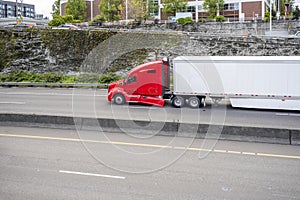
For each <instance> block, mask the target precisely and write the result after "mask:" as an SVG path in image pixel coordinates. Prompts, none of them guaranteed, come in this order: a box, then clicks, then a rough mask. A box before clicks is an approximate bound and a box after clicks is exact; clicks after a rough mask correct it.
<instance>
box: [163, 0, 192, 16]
mask: <svg viewBox="0 0 300 200" xmlns="http://www.w3.org/2000/svg"><path fill="white" fill-rule="evenodd" d="M187 2H188V1H187V0H164V1H163V3H162V4H163V9H162V12H163V13H167V14H172V15H173V16H175V14H176V12H180V11H183V10H185V9H186V6H187Z"/></svg>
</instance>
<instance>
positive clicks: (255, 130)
mask: <svg viewBox="0 0 300 200" xmlns="http://www.w3.org/2000/svg"><path fill="white" fill-rule="evenodd" d="M0 125H2V126H25V127H43V128H60V129H77V130H93V131H103V132H118V133H126V132H127V133H129V132H130V133H135V134H149V135H153V136H154V135H161V136H179V137H194V138H199V139H204V138H206V139H221V140H235V141H246V142H265V143H277V144H292V145H300V130H290V129H278V128H264V127H244V126H228V125H224V126H222V125H209V124H185V123H178V122H147V121H130V120H120V119H103V118H98V119H96V118H80V117H67V116H47V115H30V114H29V115H28V114H0ZM141 130H142V131H141Z"/></svg>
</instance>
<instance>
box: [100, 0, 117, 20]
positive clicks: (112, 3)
mask: <svg viewBox="0 0 300 200" xmlns="http://www.w3.org/2000/svg"><path fill="white" fill-rule="evenodd" d="M99 9H100V11H101V16H102V17H103V18H104V19H105V21H109V22H112V21H117V20H120V13H121V10H122V0H102V1H101V3H100V4H99Z"/></svg>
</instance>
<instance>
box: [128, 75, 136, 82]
mask: <svg viewBox="0 0 300 200" xmlns="http://www.w3.org/2000/svg"><path fill="white" fill-rule="evenodd" d="M134 82H136V76H130V77H128V81H127V83H128V84H130V83H134Z"/></svg>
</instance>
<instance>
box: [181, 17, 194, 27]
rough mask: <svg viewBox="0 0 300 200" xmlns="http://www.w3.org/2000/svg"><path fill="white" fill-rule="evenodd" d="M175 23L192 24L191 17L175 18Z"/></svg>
mask: <svg viewBox="0 0 300 200" xmlns="http://www.w3.org/2000/svg"><path fill="white" fill-rule="evenodd" d="M177 23H178V24H181V25H187V24H192V23H193V20H192V18H190V17H186V18H179V19H178V20H177Z"/></svg>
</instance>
